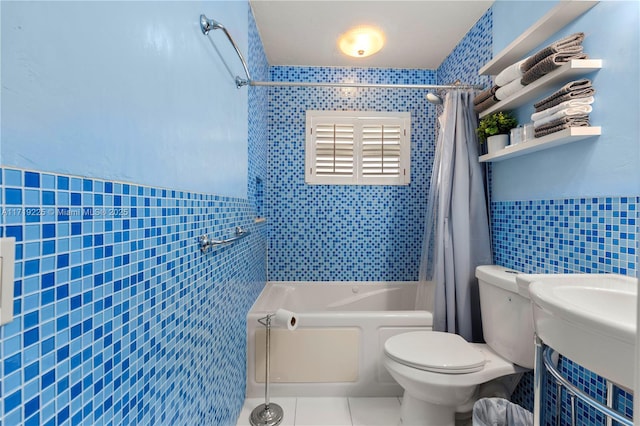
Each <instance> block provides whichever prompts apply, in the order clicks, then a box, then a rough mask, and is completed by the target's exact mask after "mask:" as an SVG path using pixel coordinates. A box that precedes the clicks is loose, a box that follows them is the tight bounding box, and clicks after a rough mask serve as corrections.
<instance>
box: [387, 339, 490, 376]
mask: <svg viewBox="0 0 640 426" xmlns="http://www.w3.org/2000/svg"><path fill="white" fill-rule="evenodd" d="M384 351H385V353H386V354H387V355H388V356H389V357H391V358H393V359H394V360H396V361H397V362H399V363H401V364H404V365H408V366H410V367H414V368H418V369H420V370H426V371H433V372H436V373H446V374H464V373H473V372H476V371H480V370H482V368H483V367H484V364H485V358H484V355H483V354H482V352H480V351H479V350H477V349H476V348H474V347H473V346H472V345H470V344H469V343H468V342H467V341H466V340H464V339H463V338H462V337H460V336H458V335H457V334H452V333H441V332H438V331H412V332H410V333H402V334H398V335H396V336H393V337H391V338H389V339H387V341H386V342H385V344H384Z"/></svg>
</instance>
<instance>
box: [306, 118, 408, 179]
mask: <svg viewBox="0 0 640 426" xmlns="http://www.w3.org/2000/svg"><path fill="white" fill-rule="evenodd" d="M410 130H411V115H410V113H408V112H390V113H378V112H358V111H307V132H306V153H305V160H306V171H305V181H306V182H307V183H310V184H335V185H407V184H408V183H409V181H410V176H411V174H410V172H409V166H410V164H411V161H410V153H411V146H410V144H411V142H410V141H411V135H410Z"/></svg>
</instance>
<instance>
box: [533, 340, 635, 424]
mask: <svg viewBox="0 0 640 426" xmlns="http://www.w3.org/2000/svg"><path fill="white" fill-rule="evenodd" d="M554 354H555V351H554V350H553V349H552V348H550V347H548V346H547V347H546V348H545V349H544V356H543V358H544V366H545V367H546V370H547V371H548V372H549V373H550V374H551V375H552V376H553V378H554V379H555V380H556V383H558V384H559V385H562V386H563V387H564V388H565V389H566V390H567V393H568V394H569V397H570V398H571V418H572V419H571V422H572V424H575V398H578V399H579V400H580V401H582V402H584V403H585V404H587V405H589V406H591V407H592V408H593V409H595V410H597V411H599V412H600V413H602V414H604V415H605V416H607V417H609V418H611V419H613V420H615V421H617V422H619V423H620V424H622V425H624V426H633V420H629V419H628V418H626V417H624V416H623V415H622V414H620V413H618V412H617V411H615V410H614V409H613V408H611V407H609V406H607V405H605V404H603V403H601V402H599V401H597V400H596V399H594V398H592V397H591V396H589V395H587V394H586V393H585V392H583V391H581V390H580V389H578V388H577V387H576V386H574V385H573V384H571V383H570V382H569V381H568V380H567V379H565V378H564V377H563V376H562V374H560V371H558V368H557V367H556V366H555V365H554V362H553V361H552V357H553V355H554ZM557 397H558V398H559V396H557Z"/></svg>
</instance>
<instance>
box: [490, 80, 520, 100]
mask: <svg viewBox="0 0 640 426" xmlns="http://www.w3.org/2000/svg"><path fill="white" fill-rule="evenodd" d="M523 88H524V86H523V85H522V84H521V83H520V80H519V79H516V80H513V81H512V82H511V83H509V84H507V85H506V86H503V87H500V88H498V90H496V94H495V97H496V98H497V99H498V100H499V101H502V100H505V99H507V98H508V97H509V96H511V95H513V94H514V93H516V92H518V91H519V90H521V89H523Z"/></svg>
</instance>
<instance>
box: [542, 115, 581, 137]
mask: <svg viewBox="0 0 640 426" xmlns="http://www.w3.org/2000/svg"><path fill="white" fill-rule="evenodd" d="M569 127H589V115H587V114H585V115H576V116H573V117H563V118H559V119H557V120H554V121H552V122H550V123H547V124H545V125H543V126H540V127H536V128H535V129H534V130H533V136H534V137H536V138H540V137H542V136H546V135H550V134H551V133H556V132H559V131H561V130H564V129H568V128H569Z"/></svg>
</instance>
